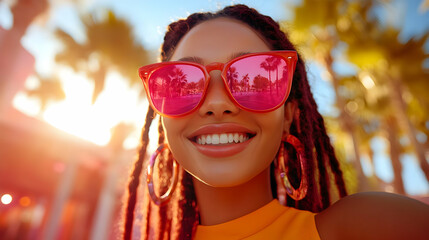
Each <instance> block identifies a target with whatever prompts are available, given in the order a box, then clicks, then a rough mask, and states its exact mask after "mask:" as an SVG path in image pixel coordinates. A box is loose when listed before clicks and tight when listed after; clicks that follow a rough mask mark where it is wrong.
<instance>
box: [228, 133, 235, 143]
mask: <svg viewBox="0 0 429 240" xmlns="http://www.w3.org/2000/svg"><path fill="white" fill-rule="evenodd" d="M233 141H234V135H232V133H228V142H229V143H232V142H233Z"/></svg>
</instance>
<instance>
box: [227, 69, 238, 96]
mask: <svg viewBox="0 0 429 240" xmlns="http://www.w3.org/2000/svg"><path fill="white" fill-rule="evenodd" d="M237 78H238V73H237V69H236V68H235V67H230V68H228V71H227V72H226V79H227V82H228V85H229V90H230V91H231V93H233V92H234V89H233V88H234V86H235V85H236V82H237Z"/></svg>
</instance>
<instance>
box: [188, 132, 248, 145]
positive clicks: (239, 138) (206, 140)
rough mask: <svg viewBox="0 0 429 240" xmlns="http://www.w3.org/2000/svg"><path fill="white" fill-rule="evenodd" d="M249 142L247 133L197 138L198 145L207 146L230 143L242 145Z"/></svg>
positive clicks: (210, 135)
mask: <svg viewBox="0 0 429 240" xmlns="http://www.w3.org/2000/svg"><path fill="white" fill-rule="evenodd" d="M247 140H249V136H248V135H247V134H246V133H221V134H207V135H200V136H197V137H196V139H195V141H196V142H197V143H198V144H201V145H205V144H211V145H218V144H228V143H242V142H245V141H247Z"/></svg>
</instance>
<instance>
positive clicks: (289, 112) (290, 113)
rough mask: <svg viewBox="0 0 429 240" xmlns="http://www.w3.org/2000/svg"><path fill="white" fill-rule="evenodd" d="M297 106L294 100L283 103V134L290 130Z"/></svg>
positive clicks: (287, 133)
mask: <svg viewBox="0 0 429 240" xmlns="http://www.w3.org/2000/svg"><path fill="white" fill-rule="evenodd" d="M296 108H297V103H296V101H289V102H288V103H286V105H285V108H284V109H285V115H284V116H285V118H284V124H283V134H285V135H289V132H290V126H291V125H292V122H293V119H294V116H295V112H296Z"/></svg>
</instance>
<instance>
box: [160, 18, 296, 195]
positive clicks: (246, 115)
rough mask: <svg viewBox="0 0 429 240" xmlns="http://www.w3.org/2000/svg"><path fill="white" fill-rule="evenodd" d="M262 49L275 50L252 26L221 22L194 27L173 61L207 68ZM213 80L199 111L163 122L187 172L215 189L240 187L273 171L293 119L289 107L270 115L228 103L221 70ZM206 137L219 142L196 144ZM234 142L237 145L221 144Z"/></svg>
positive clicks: (210, 21)
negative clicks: (287, 111) (191, 59)
mask: <svg viewBox="0 0 429 240" xmlns="http://www.w3.org/2000/svg"><path fill="white" fill-rule="evenodd" d="M263 51H270V48H269V46H268V45H267V44H266V43H265V42H264V40H262V39H261V37H259V36H258V34H256V32H254V31H253V30H252V29H251V28H250V27H249V26H247V25H245V24H244V23H241V22H238V21H236V20H232V19H227V18H217V19H214V20H209V21H206V22H203V23H201V24H199V25H197V26H195V27H194V28H193V29H191V30H190V31H189V32H188V33H187V34H186V35H185V36H184V37H183V38H182V40H181V41H180V42H179V44H178V45H177V48H176V50H175V52H174V54H173V56H172V58H171V60H172V61H174V60H179V59H182V58H188V59H189V57H197V58H199V59H201V60H202V64H203V65H207V64H210V63H213V62H222V63H225V62H227V61H229V60H230V58H231V56H234V55H236V54H239V53H243V52H245V53H247V52H263ZM210 76H211V82H210V85H209V87H208V92H207V96H206V98H205V100H204V102H203V104H202V105H201V107H200V108H199V109H197V110H196V111H194V112H193V113H191V114H189V115H186V116H184V117H179V118H168V117H164V118H162V122H163V126H164V129H165V133H166V137H167V140H168V144H169V146H170V149H171V151H172V153H173V156H174V158H175V159H176V161H177V162H178V163H179V164H180V165H181V166H182V167H183V168H184V169H185V170H186V171H188V172H189V173H190V174H191V175H193V176H194V177H195V178H197V179H199V180H200V181H202V182H204V183H206V184H208V185H210V186H213V187H232V186H237V185H240V184H243V183H245V182H247V181H249V180H251V179H252V178H254V177H255V176H257V175H258V174H259V173H261V172H262V171H263V170H266V169H267V168H268V167H269V165H270V163H271V162H272V161H273V159H274V158H275V155H276V153H277V150H278V147H279V144H280V141H281V137H282V134H283V131H284V128H285V126H286V125H287V126H289V124H288V122H290V119H288V118H285V107H284V106H281V107H280V108H278V109H276V110H274V111H272V112H268V113H253V112H249V111H246V110H242V109H240V108H239V107H238V106H236V105H235V104H234V103H233V102H232V101H231V100H230V99H229V97H228V95H227V90H226V89H225V86H224V84H223V81H222V79H221V76H220V71H218V70H214V71H211V72H210ZM286 115H287V114H286ZM203 138H204V140H206V141H207V138H211V139H220V140H219V143H217V142H218V141H217V140H213V141H214V143H215V144H204V145H203V144H201V143H200V144H199V143H197V142H198V140H197V139H200V140H201V139H203ZM229 138H232V139H234V138H235V139H237V140H238V143H236V142H235V141H233V142H232V143H229V141H228V143H221V142H225V139H229ZM247 138H248V139H247ZM204 140H203V141H204Z"/></svg>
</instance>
